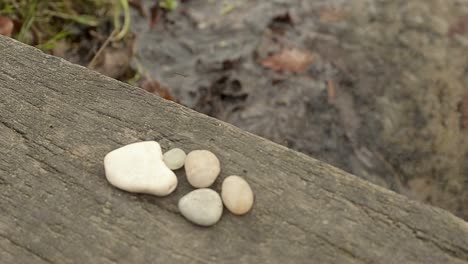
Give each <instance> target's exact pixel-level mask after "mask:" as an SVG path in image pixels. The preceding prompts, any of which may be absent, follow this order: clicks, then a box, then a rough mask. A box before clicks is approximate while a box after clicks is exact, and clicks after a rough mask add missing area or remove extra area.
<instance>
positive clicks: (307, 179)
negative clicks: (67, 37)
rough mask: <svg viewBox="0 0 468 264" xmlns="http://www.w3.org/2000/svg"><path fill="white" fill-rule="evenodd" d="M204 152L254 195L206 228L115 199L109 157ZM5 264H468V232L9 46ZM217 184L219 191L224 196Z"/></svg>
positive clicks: (1, 68) (3, 165) (423, 209)
mask: <svg viewBox="0 0 468 264" xmlns="http://www.w3.org/2000/svg"><path fill="white" fill-rule="evenodd" d="M141 140H157V141H159V142H160V143H161V144H162V146H163V147H164V148H165V149H167V148H169V147H172V146H178V147H182V148H183V149H185V150H187V151H190V150H193V149H200V148H207V149H210V150H212V151H213V152H215V153H216V154H217V155H218V156H219V158H220V160H221V163H222V177H225V176H227V175H230V174H238V175H242V176H244V177H245V178H247V180H248V181H249V182H250V183H251V185H252V188H253V190H254V191H255V194H256V203H255V207H254V209H253V211H252V212H251V213H249V214H248V215H246V216H244V217H235V216H233V215H231V214H229V213H227V212H225V213H224V215H223V218H222V220H221V222H219V223H218V224H217V225H216V226H214V227H211V228H201V227H197V226H194V225H192V224H190V223H189V222H187V221H186V220H185V219H184V218H183V217H182V216H181V215H180V214H179V213H178V209H177V201H178V199H179V198H180V197H181V196H182V195H183V194H185V193H187V192H188V191H189V190H190V188H189V186H188V184H187V182H186V180H185V179H184V177H183V176H184V175H183V172H179V174H178V176H179V179H180V181H179V187H178V189H177V190H176V192H175V193H173V194H172V195H170V196H169V197H167V198H157V197H153V196H149V195H136V194H131V193H126V192H123V191H120V190H118V189H115V188H113V187H111V186H110V185H109V184H108V183H107V181H106V179H105V177H104V170H103V165H102V160H103V157H104V155H105V154H106V153H107V152H108V151H110V150H112V149H115V148H117V147H120V146H122V145H124V144H128V143H131V142H136V141H141ZM0 153H1V155H0V208H1V214H0V259H1V262H2V263H49V262H51V263H71V262H75V263H114V262H117V263H155V262H157V263H222V262H223V263H266V262H270V263H467V262H468V224H467V223H466V222H464V221H463V220H461V219H458V218H456V217H454V216H453V215H451V214H450V213H448V212H446V211H443V210H440V209H437V208H433V207H429V206H426V205H423V204H420V203H417V202H413V201H409V200H407V199H406V198H404V197H403V196H400V195H397V194H395V193H393V192H390V191H387V190H385V189H382V188H380V187H377V186H375V185H372V184H369V183H367V182H364V181H362V180H360V179H358V178H357V177H355V176H353V175H349V174H347V173H345V172H343V171H341V170H339V169H336V168H334V167H331V166H329V165H327V164H325V163H322V162H320V161H317V160H314V159H312V158H310V157H307V156H305V155H303V154H300V153H297V152H294V151H291V150H289V149H287V148H284V147H282V146H279V145H277V144H274V143H271V142H269V141H267V140H265V139H262V138H259V137H257V136H254V135H252V134H249V133H246V132H244V131H242V130H240V129H237V128H235V127H233V126H231V125H228V124H225V123H223V122H220V121H218V120H216V119H213V118H210V117H207V116H204V115H202V114H199V113H196V112H194V111H191V110H189V109H187V108H184V107H182V106H180V105H177V104H174V103H172V102H168V101H164V100H162V99H160V98H158V97H156V96H154V95H151V94H149V93H146V92H145V91H143V90H142V89H138V88H135V87H131V86H129V85H126V84H123V83H120V82H118V81H115V80H113V79H110V78H107V77H105V76H102V75H100V74H98V73H95V72H92V71H90V70H88V69H86V68H83V67H80V66H77V65H72V64H69V63H67V62H66V61H64V60H62V59H59V58H56V57H53V56H48V55H45V54H43V53H41V52H40V51H38V50H36V49H34V48H31V47H29V46H26V45H24V44H21V43H18V42H16V41H14V40H11V39H7V38H3V37H0ZM220 182H221V181H220V180H218V181H217V183H216V186H214V188H215V189H217V190H219V187H220Z"/></svg>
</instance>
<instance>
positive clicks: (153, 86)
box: [141, 79, 177, 102]
mask: <svg viewBox="0 0 468 264" xmlns="http://www.w3.org/2000/svg"><path fill="white" fill-rule="evenodd" d="M141 88H143V89H145V90H146V91H148V92H150V93H154V94H157V95H159V96H160V97H162V98H164V99H166V100H170V101H173V102H177V100H176V99H175V98H174V97H173V96H172V95H171V92H170V91H169V88H167V87H164V86H162V85H161V84H160V83H159V82H158V81H156V80H149V79H145V80H143V81H142V82H141Z"/></svg>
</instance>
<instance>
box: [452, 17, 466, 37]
mask: <svg viewBox="0 0 468 264" xmlns="http://www.w3.org/2000/svg"><path fill="white" fill-rule="evenodd" d="M466 33H468V16H462V17H460V18H459V19H458V21H457V23H455V24H453V25H452V26H451V27H450V28H449V30H448V36H449V37H453V36H454V35H465V34H466Z"/></svg>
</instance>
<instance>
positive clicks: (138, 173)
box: [104, 141, 177, 196]
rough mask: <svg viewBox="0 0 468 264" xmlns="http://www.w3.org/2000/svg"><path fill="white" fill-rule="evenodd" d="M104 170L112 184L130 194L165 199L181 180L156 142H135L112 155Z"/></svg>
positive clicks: (112, 152) (107, 156)
mask: <svg viewBox="0 0 468 264" xmlns="http://www.w3.org/2000/svg"><path fill="white" fill-rule="evenodd" d="M104 169H105V172H106V178H107V180H108V181H109V182H110V183H111V184H112V185H114V186H115V187H117V188H119V189H122V190H125V191H128V192H135V193H147V194H154V195H157V196H165V195H168V194H170V193H171V192H172V191H174V189H175V188H176V186H177V177H176V176H175V174H174V172H172V171H171V170H170V169H169V168H168V167H167V166H166V165H165V164H164V162H163V160H162V152H161V147H160V146H159V144H158V143H157V142H156V141H145V142H138V143H133V144H130V145H126V146H124V147H121V148H118V149H116V150H113V151H111V152H109V153H108V154H107V155H106V157H105V158H104Z"/></svg>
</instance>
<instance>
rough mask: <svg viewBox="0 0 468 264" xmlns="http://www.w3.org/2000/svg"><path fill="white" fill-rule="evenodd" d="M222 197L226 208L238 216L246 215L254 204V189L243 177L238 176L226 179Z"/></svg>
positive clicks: (222, 187) (222, 188)
mask: <svg viewBox="0 0 468 264" xmlns="http://www.w3.org/2000/svg"><path fill="white" fill-rule="evenodd" d="M221 197H222V198H223V203H224V205H225V206H226V208H227V209H228V210H229V211H230V212H231V213H233V214H236V215H243V214H246V213H247V212H248V211H250V209H251V208H252V206H253V202H254V195H253V192H252V188H250V185H249V184H248V183H247V182H246V181H245V180H244V179H243V178H242V177H239V176H236V175H233V176H229V177H227V178H226V179H224V181H223V185H222V186H221Z"/></svg>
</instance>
